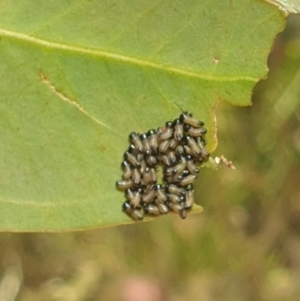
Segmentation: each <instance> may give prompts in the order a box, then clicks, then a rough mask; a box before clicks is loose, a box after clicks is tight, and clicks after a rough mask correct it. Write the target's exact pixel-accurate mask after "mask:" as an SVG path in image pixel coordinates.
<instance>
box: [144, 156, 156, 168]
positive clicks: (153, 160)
mask: <svg viewBox="0 0 300 301" xmlns="http://www.w3.org/2000/svg"><path fill="white" fill-rule="evenodd" d="M146 162H147V164H148V165H149V166H152V167H154V166H155V165H156V164H157V160H156V157H154V156H146Z"/></svg>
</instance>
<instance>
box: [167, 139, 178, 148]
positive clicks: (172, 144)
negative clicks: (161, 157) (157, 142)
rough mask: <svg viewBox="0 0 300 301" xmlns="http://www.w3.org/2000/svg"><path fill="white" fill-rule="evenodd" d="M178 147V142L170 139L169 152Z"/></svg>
mask: <svg viewBox="0 0 300 301" xmlns="http://www.w3.org/2000/svg"><path fill="white" fill-rule="evenodd" d="M178 145H179V142H178V141H177V140H175V139H174V138H172V139H171V140H170V144H169V148H170V149H171V150H175V149H176V147H177V146H178Z"/></svg>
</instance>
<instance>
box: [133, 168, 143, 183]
mask: <svg viewBox="0 0 300 301" xmlns="http://www.w3.org/2000/svg"><path fill="white" fill-rule="evenodd" d="M132 181H133V184H134V185H138V184H139V183H140V181H141V175H140V173H139V171H138V170H137V169H136V168H134V169H133V170H132Z"/></svg>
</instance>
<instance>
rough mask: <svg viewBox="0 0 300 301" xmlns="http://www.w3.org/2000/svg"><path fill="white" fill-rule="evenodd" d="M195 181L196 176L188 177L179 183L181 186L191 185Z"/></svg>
mask: <svg viewBox="0 0 300 301" xmlns="http://www.w3.org/2000/svg"><path fill="white" fill-rule="evenodd" d="M196 179H197V176H196V175H189V176H187V177H185V178H183V179H182V180H181V181H180V185H181V186H186V185H189V184H192V183H193V182H194V181H195V180H196Z"/></svg>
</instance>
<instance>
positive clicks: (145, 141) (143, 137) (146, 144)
mask: <svg viewBox="0 0 300 301" xmlns="http://www.w3.org/2000/svg"><path fill="white" fill-rule="evenodd" d="M140 138H141V141H142V144H143V152H144V154H145V155H147V156H148V155H150V145H149V141H148V139H147V135H146V134H142V135H140Z"/></svg>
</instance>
